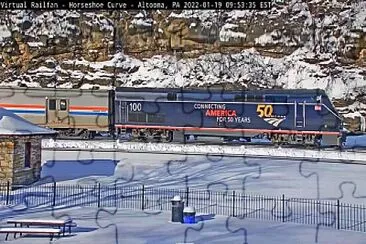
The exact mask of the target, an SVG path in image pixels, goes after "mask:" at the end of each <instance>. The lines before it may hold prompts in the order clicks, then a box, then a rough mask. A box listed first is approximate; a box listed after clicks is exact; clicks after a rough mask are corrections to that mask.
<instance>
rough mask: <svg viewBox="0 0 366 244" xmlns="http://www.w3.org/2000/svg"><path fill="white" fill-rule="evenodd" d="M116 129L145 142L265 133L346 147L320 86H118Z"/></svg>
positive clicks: (280, 139) (113, 96)
mask: <svg viewBox="0 0 366 244" xmlns="http://www.w3.org/2000/svg"><path fill="white" fill-rule="evenodd" d="M110 114H111V116H110V118H109V119H110V123H109V124H110V130H111V131H114V132H116V134H117V135H118V136H121V135H129V136H130V137H132V138H135V139H139V140H143V141H146V140H154V139H155V140H162V141H168V142H169V141H173V140H177V141H180V140H185V139H186V138H187V136H190V135H193V136H195V137H197V136H220V137H229V138H245V139H246V140H248V141H250V140H251V138H253V137H255V136H265V137H266V138H268V139H270V140H271V141H272V142H274V143H289V144H310V145H319V143H320V142H321V141H322V143H324V144H326V145H335V146H340V145H341V144H342V142H343V141H344V136H343V134H342V119H341V117H340V116H339V114H338V113H337V111H336V110H335V108H334V106H333V105H332V103H331V101H330V100H329V98H328V96H327V95H326V93H325V92H324V91H323V90H319V89H297V90H259V91H223V90H214V89H153V88H140V89H139V88H116V89H115V90H114V91H110Z"/></svg>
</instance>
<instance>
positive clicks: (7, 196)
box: [6, 181, 10, 205]
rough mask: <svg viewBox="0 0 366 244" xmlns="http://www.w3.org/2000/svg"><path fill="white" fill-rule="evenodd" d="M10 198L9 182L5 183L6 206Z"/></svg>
mask: <svg viewBox="0 0 366 244" xmlns="http://www.w3.org/2000/svg"><path fill="white" fill-rule="evenodd" d="M9 198H10V181H8V182H7V183H6V205H9Z"/></svg>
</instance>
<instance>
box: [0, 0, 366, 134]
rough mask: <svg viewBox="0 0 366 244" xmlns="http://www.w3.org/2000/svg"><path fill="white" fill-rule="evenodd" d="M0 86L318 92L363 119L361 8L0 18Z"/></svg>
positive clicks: (364, 15) (338, 1)
mask: <svg viewBox="0 0 366 244" xmlns="http://www.w3.org/2000/svg"><path fill="white" fill-rule="evenodd" d="M0 12H1V14H0V51H1V56H0V60H1V64H2V66H1V67H0V77H1V81H2V83H1V85H14V86H42V87H47V86H52V87H55V86H57V87H78V88H83V89H84V88H85V89H88V88H93V87H94V88H100V89H103V88H106V87H110V86H150V87H182V86H184V87H189V86H201V87H202V86H203V87H204V86H213V85H214V86H223V87H235V88H238V89H242V88H249V89H255V88H278V87H282V88H301V87H304V88H322V89H325V90H326V91H327V92H328V94H329V96H330V97H332V99H333V101H334V103H335V105H336V106H337V108H338V110H339V112H340V113H341V114H342V115H344V116H345V117H346V118H347V122H348V126H349V128H350V129H351V130H358V129H360V127H362V128H361V129H364V127H365V124H364V117H365V116H366V98H365V96H364V95H365V93H366V78H365V77H366V2H365V1H346V0H333V1H323V0H313V1H300V0H293V1H288V2H287V3H284V4H277V5H275V6H274V7H273V8H272V9H271V10H269V11H214V10H206V11H182V12H176V11H174V12H172V11H165V10H164V11H150V12H147V11H140V12H138V11H120V12H116V11H113V12H85V11H66V10H59V11H5V10H2V11H0Z"/></svg>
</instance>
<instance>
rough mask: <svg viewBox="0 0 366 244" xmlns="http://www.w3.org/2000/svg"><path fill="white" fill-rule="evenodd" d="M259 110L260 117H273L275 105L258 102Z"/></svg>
mask: <svg viewBox="0 0 366 244" xmlns="http://www.w3.org/2000/svg"><path fill="white" fill-rule="evenodd" d="M257 112H258V113H259V117H271V116H272V113H273V107H272V105H266V104H258V106H257Z"/></svg>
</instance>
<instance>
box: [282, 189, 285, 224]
mask: <svg viewBox="0 0 366 244" xmlns="http://www.w3.org/2000/svg"><path fill="white" fill-rule="evenodd" d="M282 222H285V194H282Z"/></svg>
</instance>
